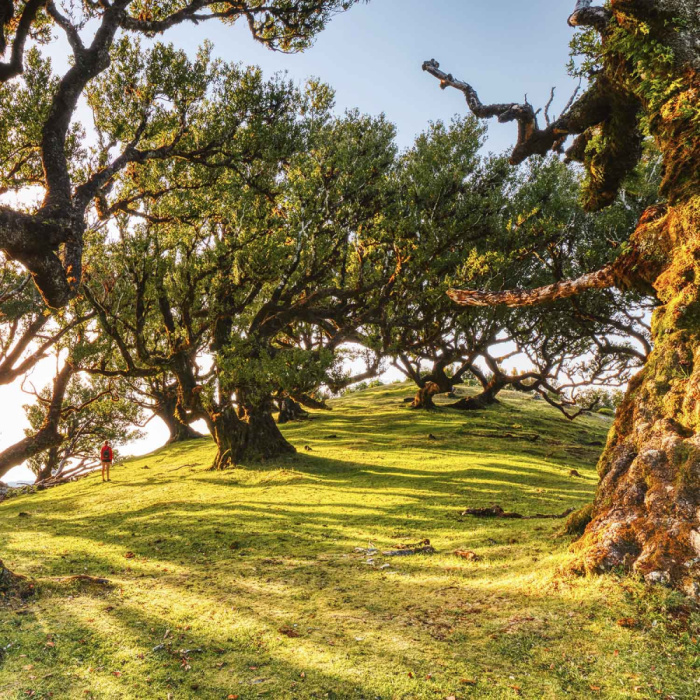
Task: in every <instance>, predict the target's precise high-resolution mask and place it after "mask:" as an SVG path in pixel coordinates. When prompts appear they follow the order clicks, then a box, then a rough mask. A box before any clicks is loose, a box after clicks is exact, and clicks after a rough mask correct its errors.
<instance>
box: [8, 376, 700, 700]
mask: <svg viewBox="0 0 700 700" xmlns="http://www.w3.org/2000/svg"><path fill="white" fill-rule="evenodd" d="M409 393H410V389H409V388H408V387H407V386H405V385H403V386H402V385H392V386H388V387H378V388H376V389H372V390H367V391H364V392H360V393H355V394H350V395H348V396H346V397H345V398H343V399H339V400H337V401H334V402H332V405H333V411H332V412H324V413H318V414H316V415H315V416H314V420H312V421H308V422H304V423H296V424H291V425H289V426H285V428H284V430H285V435H286V436H287V437H288V439H289V440H290V441H291V442H292V443H293V444H294V445H295V446H296V447H297V448H298V450H299V453H298V454H297V455H296V456H293V457H290V458H287V459H284V460H280V461H279V462H277V463H274V464H265V465H246V467H245V468H240V469H237V470H233V471H227V472H218V473H217V472H211V471H208V470H207V468H208V466H209V464H210V462H211V460H212V458H213V453H214V450H213V447H212V444H211V443H210V442H209V441H208V440H197V441H194V442H190V443H186V444H184V445H181V446H175V447H172V448H167V449H163V450H160V451H158V452H155V453H153V454H151V455H148V456H146V457H143V458H139V459H134V460H131V461H128V462H126V463H125V464H123V465H120V466H117V467H116V468H114V470H113V474H112V478H113V481H112V483H110V484H102V483H101V481H100V477H99V475H93V476H90V477H88V478H86V479H84V480H82V481H79V482H77V483H74V484H70V485H67V486H63V487H60V488H55V489H52V490H49V491H44V492H41V493H38V494H35V495H29V496H21V497H18V498H14V499H10V500H8V501H6V502H4V503H2V504H0V559H3V560H4V561H5V563H6V564H7V565H8V566H10V567H11V568H12V569H13V570H15V571H17V572H20V573H23V574H27V575H29V576H31V577H33V578H34V579H35V580H36V594H35V595H34V596H33V597H31V598H29V599H27V600H25V601H24V602H22V601H19V600H17V599H13V600H10V599H5V600H4V602H3V603H0V697H1V698H3V699H4V698H26V697H34V698H47V697H53V698H107V699H109V700H112V699H114V698H163V699H165V698H172V699H180V698H240V699H241V700H243V699H247V698H257V697H260V696H262V697H269V698H367V699H370V700H374V699H375V698H383V699H390V698H431V699H435V698H438V699H441V698H452V697H454V698H467V697H474V698H510V697H513V698H516V697H525V698H563V697H572V698H588V697H598V696H602V697H610V698H636V697H639V698H642V697H655V698H656V697H673V698H690V697H700V664H699V662H698V643H697V632H698V617H697V615H696V614H695V612H693V611H692V610H690V609H689V608H687V607H685V605H684V603H683V600H682V599H681V598H680V597H679V596H677V595H676V594H672V593H670V592H666V591H665V590H664V589H660V590H658V591H652V590H650V589H647V588H645V587H644V586H643V585H641V584H640V583H637V582H634V581H631V580H629V579H627V580H622V581H620V580H617V579H616V578H615V577H604V578H595V579H577V578H571V577H567V576H565V575H562V574H560V573H558V569H559V568H560V566H561V565H562V564H565V563H566V561H567V559H568V557H569V554H568V544H569V539H568V538H565V537H559V536H557V532H558V531H559V530H560V528H561V525H562V521H561V520H506V519H477V518H473V517H468V516H467V517H461V516H460V511H461V510H463V509H464V508H465V507H473V506H488V505H492V504H494V503H498V504H500V505H501V506H503V507H504V508H505V509H506V510H515V511H519V512H521V513H523V514H532V513H559V512H561V511H563V510H564V509H565V508H568V507H575V508H576V507H579V506H581V505H583V504H585V503H586V502H589V501H590V500H591V498H592V495H593V492H594V489H595V485H596V480H597V477H596V473H595V462H596V458H597V455H598V453H599V452H600V450H601V445H602V444H603V441H604V440H605V435H606V433H607V430H608V428H609V425H610V421H609V419H608V418H605V417H602V416H590V417H586V418H584V419H582V420H579V421H576V422H575V423H570V422H568V421H566V420H565V419H564V418H563V417H561V416H560V415H559V414H558V413H557V412H555V411H554V410H553V409H551V408H549V407H547V406H546V405H544V404H543V403H542V402H536V401H533V400H531V399H530V398H528V397H525V396H522V395H519V394H515V393H510V392H506V393H505V394H504V395H503V402H502V403H501V405H499V406H496V407H493V408H491V409H488V410H485V411H481V412H478V413H469V414H463V413H459V412H456V411H449V410H446V409H441V410H440V411H438V412H435V413H432V414H428V413H416V412H412V411H410V410H409V409H407V408H406V407H405V405H404V404H403V403H402V399H403V397H405V396H407V395H408V394H409ZM431 434H432V435H433V436H434V438H436V439H431V438H429V435H431ZM535 434H536V435H537V436H538V439H537V440H536V441H530V440H528V439H525V438H528V437H532V436H534V435H535ZM331 436H335V437H331ZM508 436H510V437H508ZM305 446H306V447H308V448H310V450H307V449H305ZM572 468H573V469H576V470H577V471H578V472H579V473H580V475H581V476H580V477H575V476H570V475H569V472H570V470H571V469H572ZM424 538H429V539H430V541H431V543H432V545H433V546H434V547H435V549H436V550H437V553H435V554H424V555H415V556H402V557H387V556H382V555H381V551H384V550H393V549H395V548H396V547H397V546H398V545H400V544H402V543H404V544H405V543H411V542H416V541H419V540H422V539H424ZM372 546H374V547H376V548H378V549H379V550H380V554H379V555H374V556H371V555H368V554H364V553H358V552H355V548H356V547H363V548H368V547H372ZM456 549H468V550H471V551H473V552H475V553H476V555H477V556H478V557H479V559H478V560H476V561H467V560H465V559H462V558H459V557H458V556H455V555H454V554H453V552H454V550H456ZM368 559H373V561H370V562H368ZM386 564H388V565H389V566H388V567H384V565H386ZM383 567H384V568H383ZM75 574H89V575H91V576H100V577H106V578H108V579H109V580H110V582H111V585H110V586H101V585H98V584H94V583H89V582H79V581H65V580H62V578H63V577H68V576H71V575H75Z"/></svg>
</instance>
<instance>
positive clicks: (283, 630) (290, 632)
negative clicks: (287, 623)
mask: <svg viewBox="0 0 700 700" xmlns="http://www.w3.org/2000/svg"><path fill="white" fill-rule="evenodd" d="M278 631H279V633H280V634H283V635H284V636H285V637H292V638H294V637H300V636H301V635H300V634H299V632H297V631H296V630H295V629H293V628H292V627H280V628H279V630H278Z"/></svg>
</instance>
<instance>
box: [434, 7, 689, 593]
mask: <svg viewBox="0 0 700 700" xmlns="http://www.w3.org/2000/svg"><path fill="white" fill-rule="evenodd" d="M569 24H570V25H572V26H575V27H582V28H584V31H586V32H587V34H588V36H589V37H592V36H594V33H595V35H596V36H597V39H596V41H594V42H590V41H589V42H587V44H588V45H591V43H592V44H593V45H594V46H595V47H596V52H597V58H594V60H593V63H594V65H593V66H592V70H591V72H590V82H589V86H588V88H587V89H586V91H585V92H584V94H583V95H582V96H581V97H579V98H578V99H576V100H575V101H573V103H572V104H571V105H569V106H568V107H567V108H566V109H565V110H564V112H563V113H562V115H561V116H559V117H558V118H556V119H552V120H549V119H547V124H546V126H545V127H544V128H540V127H539V125H538V122H537V116H536V112H535V110H534V109H533V108H532V106H531V105H529V104H520V105H519V104H515V103H510V104H495V105H483V104H482V103H481V102H480V100H479V98H478V96H477V93H476V91H475V90H474V89H473V88H472V87H471V86H470V85H469V84H467V83H465V82H462V81H458V80H455V79H454V78H453V77H452V76H451V75H448V74H446V73H444V72H442V71H441V70H440V69H439V65H438V64H437V63H436V62H435V61H429V62H427V63H426V64H425V65H424V68H425V69H426V70H428V71H429V72H430V73H431V74H432V75H435V76H436V77H437V78H439V79H440V81H441V84H442V86H443V87H448V86H452V87H455V88H457V89H459V90H461V91H462V92H463V93H464V94H465V96H466V98H467V103H468V105H469V107H470V109H471V110H472V112H474V114H475V115H477V116H479V117H482V118H486V117H494V116H495V117H498V118H499V120H500V121H516V122H517V123H518V126H519V131H518V141H517V144H516V146H515V148H514V150H513V153H512V156H511V160H512V161H513V162H516V163H517V162H521V161H523V160H524V159H526V158H528V157H530V156H532V155H534V154H543V153H546V152H547V151H549V150H551V149H555V150H560V149H562V148H563V145H564V142H565V140H566V139H567V137H568V136H569V135H574V136H575V137H576V138H575V139H574V142H573V144H572V145H571V146H570V147H569V148H568V149H567V151H566V153H567V155H568V157H569V158H571V159H574V160H580V161H582V162H584V164H585V166H586V169H587V172H588V181H587V183H586V185H585V187H584V188H583V196H584V202H585V204H586V206H587V207H588V208H589V209H600V208H603V207H605V206H608V205H610V204H611V203H612V202H613V201H614V199H615V196H616V194H617V192H618V191H619V189H620V186H621V184H622V182H623V180H624V178H625V177H626V176H627V175H628V174H629V173H630V171H631V170H632V168H633V167H634V166H635V164H636V163H637V161H638V160H639V158H640V156H641V154H642V140H643V134H644V131H645V130H648V133H649V134H650V135H651V137H652V138H653V139H654V141H655V143H656V146H657V147H658V149H659V150H660V152H661V154H662V157H663V180H662V184H661V195H662V197H664V198H665V199H660V200H659V201H658V202H656V203H655V204H654V205H653V206H650V207H648V208H647V209H646V210H645V211H644V213H643V214H642V216H641V218H640V219H639V222H638V224H637V226H636V228H635V230H634V232H633V233H632V234H631V236H630V238H629V240H628V241H627V243H626V244H625V245H624V246H621V247H620V250H619V254H618V256H617V258H616V259H615V260H614V261H613V262H611V263H610V264H608V265H606V266H605V267H603V268H601V269H599V270H593V271H589V272H586V274H584V275H581V276H580V277H578V278H577V279H575V280H567V281H561V282H556V283H554V284H551V285H546V286H545V287H542V288H538V289H534V290H530V291H527V290H516V291H512V292H497V293H489V292H486V293H480V292H471V291H470V292H462V291H456V292H454V293H453V298H455V299H456V300H458V301H459V302H460V303H467V304H475V303H476V304H506V305H511V306H518V305H532V304H536V303H539V302H542V301H548V300H552V299H556V298H564V297H572V296H575V295H578V294H581V293H582V292H584V291H586V290H591V289H602V288H608V287H613V286H615V287H618V288H620V289H635V290H638V291H640V292H642V293H645V294H651V295H654V296H655V298H656V299H657V301H658V306H657V308H656V309H655V311H654V315H653V323H652V338H653V345H654V347H653V351H652V352H651V354H650V355H649V358H648V360H647V362H646V364H645V366H644V369H643V370H642V371H641V372H640V373H639V374H637V375H636V376H635V377H634V378H633V379H632V381H631V382H630V385H629V388H628V390H627V393H626V395H625V398H624V400H623V401H622V403H621V405H620V407H619V409H618V411H617V416H616V419H615V423H614V425H613V428H612V430H611V434H610V437H609V439H608V443H607V445H606V448H605V450H604V452H603V455H602V456H601V459H600V462H599V474H600V477H601V481H600V484H599V486H598V490H597V493H596V498H595V501H594V504H593V506H592V508H591V509H590V510H591V521H590V523H589V524H588V526H587V527H586V530H585V533H584V535H583V537H582V538H581V539H580V540H579V542H578V543H577V544H576V546H575V551H576V552H577V553H578V567H579V568H580V570H583V571H588V572H598V571H606V570H609V569H611V568H614V567H624V568H627V569H631V570H634V571H635V572H637V573H639V574H641V575H644V576H645V577H646V579H647V580H648V581H652V582H672V583H674V584H675V585H678V586H680V587H682V588H683V589H684V590H685V591H686V592H688V593H689V594H692V595H696V596H697V595H700V583H698V574H699V569H698V566H697V564H698V560H699V558H700V522H699V520H698V514H699V513H700V472H698V464H699V463H700V454H699V452H698V447H697V444H696V434H697V431H698V429H699V428H700V418H699V417H700V410H699V409H700V393H699V392H698V388H697V387H698V386H699V385H700V361H699V360H698V351H697V350H698V341H699V340H700V338H699V337H698V336H699V334H700V322H699V321H698V318H700V316H699V309H700V298H699V294H698V289H699V287H698V281H697V280H698V275H699V273H700V269H699V268H698V262H697V261H698V260H699V259H700V238H699V237H698V231H700V169H698V167H697V164H698V162H700V118H699V117H700V106H699V104H700V103H699V102H698V99H697V97H698V94H699V91H700V78H699V76H698V70H699V69H700V57H699V56H698V52H697V45H698V41H699V40H700V17H698V14H697V8H696V6H695V3H694V2H690V1H686V0H644V1H638V0H637V1H634V2H633V1H631V0H611V2H610V4H609V6H606V7H596V6H592V3H591V0H579V1H578V2H577V3H576V6H575V9H574V13H573V14H572V15H571V17H570V18H569Z"/></svg>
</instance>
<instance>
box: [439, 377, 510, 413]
mask: <svg viewBox="0 0 700 700" xmlns="http://www.w3.org/2000/svg"><path fill="white" fill-rule="evenodd" d="M506 386H508V381H506V380H505V379H504V378H503V377H500V376H499V375H496V374H494V375H493V376H492V377H491V379H489V380H488V381H487V382H486V384H485V385H484V386H483V388H482V391H481V392H480V393H479V394H477V395H476V396H470V397H468V398H464V399H460V400H459V401H456V402H455V403H452V404H449V406H448V407H447V408H456V409H458V410H460V411H478V410H480V409H482V408H486V407H487V406H493V404H495V403H498V399H497V398H496V397H497V396H498V394H499V393H500V392H501V391H502V390H503V389H504V388H505V387H506Z"/></svg>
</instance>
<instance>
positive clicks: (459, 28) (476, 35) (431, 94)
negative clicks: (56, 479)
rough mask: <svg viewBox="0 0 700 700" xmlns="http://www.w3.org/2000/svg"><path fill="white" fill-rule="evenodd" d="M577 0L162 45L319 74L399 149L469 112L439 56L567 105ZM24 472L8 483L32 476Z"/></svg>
mask: <svg viewBox="0 0 700 700" xmlns="http://www.w3.org/2000/svg"><path fill="white" fill-rule="evenodd" d="M573 5H574V2H573V0H571V2H561V0H530V1H529V2H522V0H491V1H490V2H485V1H484V0H371V2H369V3H367V4H365V3H362V4H358V5H356V6H355V7H353V8H352V9H351V10H350V11H349V12H346V13H343V14H341V15H338V16H336V17H335V18H334V19H333V20H332V22H331V23H330V24H329V26H328V27H327V28H326V30H325V31H324V32H323V33H322V34H321V35H319V37H318V38H317V40H316V42H315V44H314V45H313V46H312V47H311V48H309V49H308V50H307V51H305V52H304V53H301V54H296V55H287V54H283V53H279V52H273V51H270V50H268V49H266V48H265V47H263V46H261V45H260V44H258V43H256V42H255V41H253V40H252V39H251V37H250V35H249V34H248V32H247V28H246V26H245V25H244V24H240V25H239V26H234V27H230V26H224V25H221V24H219V23H217V22H205V23H202V24H200V25H198V26H193V25H186V26H181V27H178V28H176V29H174V30H171V31H169V32H168V33H167V34H166V35H164V37H163V38H162V40H164V41H168V42H172V43H174V44H175V45H176V46H178V47H181V48H183V49H185V50H186V51H187V52H188V53H190V54H194V53H195V52H196V50H197V47H198V46H199V45H201V44H202V43H203V42H204V41H205V40H210V41H212V42H213V44H214V55H215V56H217V57H218V58H221V59H224V60H226V61H231V62H241V63H244V64H248V65H258V66H260V67H261V68H262V69H263V71H264V72H265V73H266V74H273V73H278V72H283V71H286V72H287V74H288V76H289V78H291V79H292V80H294V81H296V82H298V83H303V82H304V81H305V80H306V79H308V78H310V77H314V78H319V79H321V80H322V81H323V82H326V83H328V84H329V85H331V86H332V87H333V88H334V89H335V90H336V107H337V110H338V111H339V112H343V111H345V110H346V109H354V108H357V109H359V110H360V111H361V112H365V113H369V114H379V113H384V114H385V115H386V116H387V118H388V119H389V120H390V121H391V122H393V123H394V124H395V125H396V127H397V140H398V144H399V146H400V147H401V148H406V147H408V146H410V145H411V143H412V141H413V139H414V138H415V136H416V135H417V134H419V133H420V132H421V131H423V130H424V129H425V128H426V127H427V125H428V124H429V122H431V121H437V120H443V121H448V120H450V119H451V118H452V117H453V116H454V115H455V114H464V113H465V112H466V111H467V106H466V103H465V100H464V96H463V95H462V94H461V93H460V92H458V91H456V90H451V89H450V90H445V91H441V90H440V89H439V85H438V82H437V81H436V80H435V79H434V78H433V77H431V76H429V75H428V74H427V73H424V72H423V71H422V70H421V65H422V63H423V61H425V60H427V59H431V58H435V59H437V60H438V61H439V62H440V65H441V68H442V69H443V70H445V71H446V72H449V73H452V74H453V75H454V76H455V77H456V78H459V79H461V80H465V81H467V82H469V83H470V84H471V85H472V86H473V87H474V88H475V89H476V91H477V92H478V94H479V97H480V99H481V101H482V102H484V103H487V102H514V101H518V102H520V101H522V100H523V99H524V96H525V94H527V96H528V100H529V101H530V102H531V103H532V104H533V105H535V107H544V105H545V103H546V102H547V100H548V99H549V93H550V90H551V88H552V87H556V89H557V92H556V98H555V101H554V104H553V109H552V113H554V114H556V113H557V107H558V108H559V109H561V107H562V106H563V105H564V104H565V103H566V102H567V100H568V98H569V96H570V95H571V93H572V92H573V89H574V88H575V82H574V81H573V80H572V79H571V78H570V77H569V76H568V75H567V73H566V63H567V60H568V51H569V49H568V44H569V41H570V39H571V36H572V34H573V30H572V29H571V28H570V27H568V25H567V24H566V19H567V17H568V15H569V13H570V12H571V10H572V9H573ZM62 50H63V49H62V47H61V46H60V45H57V46H56V47H55V48H54V49H53V59H54V62H55V64H56V66H57V67H60V66H61V65H65V55H61V52H62ZM515 130H516V127H515V125H514V124H505V125H501V124H498V123H495V122H490V123H489V132H488V141H487V144H486V146H485V148H486V149H487V150H489V151H494V152H501V151H503V150H506V149H508V148H509V147H511V146H512V145H513V143H514V140H515V136H516V134H515ZM52 372H53V365H52V364H51V363H50V362H45V363H43V365H42V366H40V367H38V368H37V369H36V370H35V372H34V373H33V375H32V377H31V381H32V382H33V383H34V384H35V385H36V387H37V388H39V387H41V386H43V384H44V383H46V382H48V381H50V378H51V376H52ZM28 401H29V397H28V396H27V395H26V394H24V393H23V392H22V390H21V387H20V385H19V384H14V385H12V386H9V387H1V388H0V406H1V407H2V409H1V410H2V414H1V415H2V421H1V422H0V450H1V449H3V448H5V447H7V446H8V445H10V444H12V443H13V442H15V441H16V440H18V439H21V438H22V437H23V436H24V433H23V430H24V427H25V426H26V422H25V420H24V414H23V411H22V410H21V407H22V404H24V403H27V402H28ZM147 433H148V434H147V437H146V438H145V439H144V440H142V441H140V442H139V443H138V444H132V445H129V446H128V448H127V449H126V450H125V451H127V452H130V453H132V454H142V453H145V452H149V451H151V450H153V449H155V448H156V447H159V446H160V445H162V444H163V442H164V441H165V439H166V438H167V430H166V429H165V427H164V425H163V424H162V423H161V422H160V421H159V420H158V419H155V420H153V421H151V423H149V426H148V429H147ZM29 475H30V473H29V472H28V470H25V469H24V468H18V469H16V470H13V471H12V472H10V473H9V474H8V475H6V476H5V480H6V481H16V480H22V479H26V478H27V477H28V476H29Z"/></svg>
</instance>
